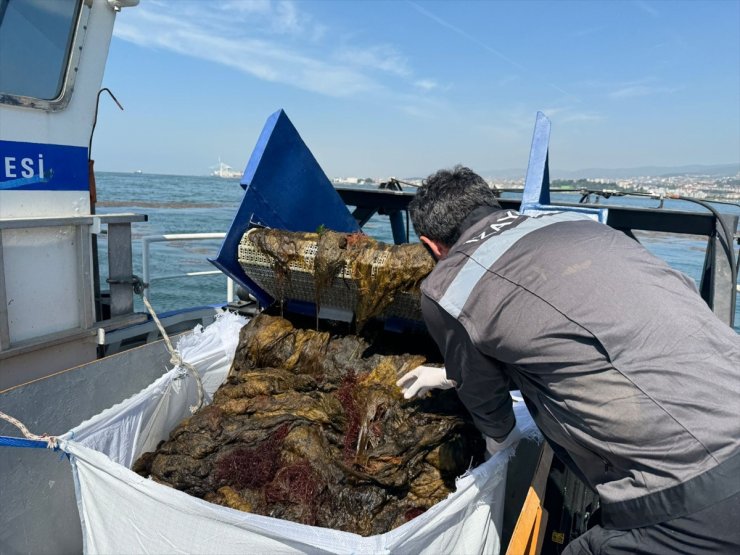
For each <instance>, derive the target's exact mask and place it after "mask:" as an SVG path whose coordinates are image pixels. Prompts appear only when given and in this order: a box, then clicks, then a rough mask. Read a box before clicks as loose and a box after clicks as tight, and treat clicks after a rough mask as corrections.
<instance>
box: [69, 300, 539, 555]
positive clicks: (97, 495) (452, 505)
mask: <svg viewBox="0 0 740 555" xmlns="http://www.w3.org/2000/svg"><path fill="white" fill-rule="evenodd" d="M244 323H245V320H244V319H240V318H239V317H237V316H234V315H232V314H228V313H226V314H224V315H222V316H221V317H220V318H219V319H218V320H217V321H216V322H214V324H212V325H211V326H208V328H206V329H205V330H201V329H198V328H196V330H195V331H194V333H193V334H191V335H189V336H186V337H185V338H183V339H182V340H181V341H180V343H179V344H178V350H180V352H181V355H182V357H183V359H184V360H186V361H187V362H189V363H190V364H192V365H193V366H195V367H196V369H197V370H198V371H199V372H200V373H201V375H202V376H203V377H202V381H203V383H204V386H205V389H206V393H207V397H209V398H210V396H212V395H213V393H214V391H215V390H216V389H217V388H218V386H219V385H220V384H221V383H222V381H223V380H224V378H225V376H226V374H227V373H228V370H229V368H230V366H231V361H232V359H233V356H234V351H235V349H236V345H237V343H238V335H239V329H240V328H241V326H242V325H243V324H244ZM196 400H197V391H196V389H195V385H194V380H193V379H192V377H190V376H189V375H188V374H187V373H186V372H184V371H183V370H182V369H179V368H175V369H173V370H171V371H170V372H168V373H167V374H165V375H164V376H162V377H161V378H160V379H158V380H157V381H155V382H154V383H153V384H151V385H150V386H149V387H147V388H146V389H144V390H143V391H141V392H140V393H138V394H137V395H135V396H133V397H131V398H129V399H127V400H126V401H124V402H122V403H120V404H118V405H116V406H114V407H111V408H110V409H108V410H106V411H103V412H102V413H100V414H98V415H97V416H95V417H93V418H92V419H90V420H88V421H86V422H83V423H82V424H80V425H79V426H77V427H76V428H75V429H73V430H71V431H70V432H68V433H67V434H65V435H64V436H62V438H60V447H61V448H62V449H63V450H64V451H66V452H67V453H68V454H69V457H70V461H71V463H72V469H73V475H74V480H75V494H76V497H77V505H78V509H79V513H80V520H81V523H82V533H83V543H84V550H85V552H86V553H203V554H207V553H214V554H216V553H218V554H227V553H240V554H243V553H356V554H361V553H394V554H395V553H399V554H402V553H409V554H417V553H450V554H454V553H459V554H465V555H469V554H475V553H481V554H483V553H486V554H496V553H499V551H500V530H501V522H502V518H503V501H504V493H505V486H506V466H507V463H508V459H509V457H510V455H511V454H512V452H513V448H510V449H508V450H506V451H502V452H501V453H498V454H496V455H495V456H494V457H492V458H491V459H490V460H488V461H487V462H486V463H484V464H482V465H480V466H478V467H477V468H475V469H473V470H471V471H469V472H468V473H466V474H465V475H464V476H462V477H460V478H458V479H457V482H456V491H455V492H454V493H452V494H450V495H449V497H448V498H447V499H445V500H444V501H442V502H440V503H438V504H437V505H435V506H434V507H432V508H431V509H429V510H428V511H426V512H425V513H423V514H421V515H420V516H418V517H416V518H414V519H413V520H411V521H409V522H407V523H406V524H404V525H402V526H400V527H398V528H396V529H394V530H391V531H390V532H387V533H385V534H380V535H377V536H371V537H362V536H359V535H357V534H352V533H349V532H340V531H337V530H330V529H327V528H318V527H315V526H307V525H304V524H297V523H294V522H288V521H285V520H279V519H275V518H270V517H266V516H261V515H254V514H250V513H245V512H242V511H237V510H234V509H230V508H227V507H222V506H219V505H215V504H212V503H208V502H206V501H203V500H201V499H197V498H195V497H192V496H190V495H188V494H186V493H183V492H181V491H177V490H175V489H172V488H170V487H167V486H165V485H162V484H158V483H156V482H154V481H152V480H149V479H146V478H142V477H141V476H139V475H138V474H136V473H134V472H132V471H131V470H129V467H130V466H131V464H132V463H133V461H135V460H136V458H137V457H139V455H140V454H141V453H144V452H146V451H152V450H154V449H155V448H156V446H157V444H158V443H159V442H160V441H161V440H163V439H166V438H167V437H168V435H169V432H170V430H172V429H173V428H174V427H175V426H176V425H177V424H178V423H179V422H181V421H182V420H183V419H184V418H186V417H188V416H189V415H190V413H189V407H190V406H191V405H193V404H194V403H195V401H196ZM514 405H515V406H514V411H515V413H516V418H517V432H519V433H520V434H521V435H522V436H529V437H533V436H536V434H537V430H536V427H535V425H534V423H533V422H532V419H531V417H530V416H529V414H528V412H527V411H526V408H525V407H524V403H523V402H521V401H518V402H515V404H514Z"/></svg>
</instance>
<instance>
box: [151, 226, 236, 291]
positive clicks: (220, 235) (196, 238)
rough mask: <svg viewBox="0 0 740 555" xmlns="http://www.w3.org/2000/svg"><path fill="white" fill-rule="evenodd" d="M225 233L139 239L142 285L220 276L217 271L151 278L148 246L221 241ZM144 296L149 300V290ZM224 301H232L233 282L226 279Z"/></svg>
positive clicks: (171, 234) (228, 278)
mask: <svg viewBox="0 0 740 555" xmlns="http://www.w3.org/2000/svg"><path fill="white" fill-rule="evenodd" d="M224 237H226V233H165V234H162V235H146V236H144V237H142V238H141V256H142V261H141V273H142V280H143V281H144V283H147V284H148V283H152V281H162V280H166V279H174V278H181V277H197V276H211V275H218V274H221V271H219V270H205V271H201V272H183V273H179V274H170V275H166V276H157V277H152V276H151V275H150V269H149V246H150V245H151V244H152V243H168V242H174V241H206V240H209V239H223V238H224ZM144 295H145V296H146V297H147V298H149V288H148V287H147V288H145V289H144ZM226 301H227V302H229V303H230V302H233V301H234V281H233V280H232V279H231V278H230V277H227V278H226Z"/></svg>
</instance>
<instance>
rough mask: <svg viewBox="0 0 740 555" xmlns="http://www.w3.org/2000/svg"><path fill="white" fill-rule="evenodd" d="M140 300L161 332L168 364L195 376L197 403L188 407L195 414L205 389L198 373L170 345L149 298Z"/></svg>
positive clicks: (201, 404)
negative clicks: (168, 359) (166, 351)
mask: <svg viewBox="0 0 740 555" xmlns="http://www.w3.org/2000/svg"><path fill="white" fill-rule="evenodd" d="M141 300H142V301H144V306H146V308H147V310H148V311H149V314H151V315H152V319H153V320H154V323H155V324H157V328H159V333H161V334H162V339H164V344H165V346H166V347H167V350H168V351H169V353H170V356H171V358H170V364H172V365H173V366H179V367H180V368H185V369H187V370H188V371H189V372H190V373H191V374H192V376H193V378H195V383H196V385H197V388H198V404H196V405H193V406H191V407H190V412H191V413H192V414H195V413H196V412H197V411H198V409H200V408H201V407H202V406H203V401H204V397H205V390H204V389H203V382H202V381H201V379H200V374H199V373H198V371H197V370H196V369H195V367H194V366H193V365H192V364H190V363H188V362H185V361H184V360H183V359H182V357H181V356H180V353H179V352H177V350H176V349H175V348H174V347H173V346H172V342H171V341H170V337H169V336H168V335H167V332H166V331H164V326H162V322H160V321H159V318H157V313H156V312H154V308H152V305H151V304H150V303H149V300H148V299H147V298H146V295H141Z"/></svg>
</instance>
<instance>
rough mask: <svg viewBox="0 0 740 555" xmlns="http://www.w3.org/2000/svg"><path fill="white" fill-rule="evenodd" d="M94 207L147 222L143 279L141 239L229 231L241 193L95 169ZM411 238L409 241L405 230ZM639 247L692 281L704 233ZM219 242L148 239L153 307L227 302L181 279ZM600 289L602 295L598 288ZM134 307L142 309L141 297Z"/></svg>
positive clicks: (652, 204) (203, 279) (214, 182)
mask: <svg viewBox="0 0 740 555" xmlns="http://www.w3.org/2000/svg"><path fill="white" fill-rule="evenodd" d="M96 181H97V197H98V204H97V208H96V210H97V212H98V213H105V214H110V213H122V212H135V213H140V214H146V215H147V216H148V221H147V222H143V223H134V224H133V225H132V240H133V256H134V274H136V275H138V276H140V277H141V276H142V238H143V237H144V236H147V235H161V234H165V233H168V234H170V233H211V232H220V233H225V232H227V231H228V229H229V227H230V226H231V223H232V221H233V219H234V216H235V214H236V211H237V209H238V208H239V205H240V203H241V199H242V196H243V194H244V190H243V189H242V187H241V186H240V185H239V181H238V180H236V179H222V178H218V177H208V176H204V177H198V176H175V175H154V174H152V175H149V174H125V173H98V174H97V175H96ZM578 198H579V197H578V196H577V195H564V194H557V195H553V201H565V202H577V201H578ZM659 202H660V201H658V200H655V199H648V198H624V197H616V198H615V197H612V198H611V199H608V200H602V201H601V203H602V204H603V205H604V206H605V207H608V206H609V205H614V204H619V205H628V206H636V207H644V208H657V207H658V206H659ZM664 208H666V209H669V210H686V211H703V210H704V209H703V208H701V207H700V206H698V205H696V204H693V203H687V202H681V201H676V200H665V201H664ZM718 208H719V209H720V210H721V211H722V212H729V213H733V214H740V207H738V206H737V205H719V206H718ZM363 229H364V231H365V232H366V233H367V234H369V235H371V236H372V237H374V238H376V239H378V240H380V241H385V242H392V235H391V228H390V225H389V223H388V218H387V216H379V215H376V216H374V217H373V218H371V220H370V221H369V222H368V223H367V225H366V226H365V227H364V228H363ZM411 235H412V240H416V237H415V235H414V234H413V230H411ZM635 235H636V236H637V237H638V239H639V240H640V242H641V243H642V244H643V245H645V247H646V248H647V249H648V250H650V251H651V252H653V253H654V254H656V255H657V256H659V257H661V258H663V259H664V260H665V261H666V262H667V263H668V264H670V265H671V266H673V267H674V268H676V269H678V270H680V271H682V272H684V273H685V274H687V275H688V276H690V277H691V278H693V279H694V280H695V281H696V283H697V285H698V283H699V281H700V279H701V273H702V269H703V265H704V251H705V248H706V243H707V240H706V238H705V237H698V236H691V235H676V234H669V233H652V232H635ZM220 245H221V240H220V239H217V240H206V241H185V242H180V241H178V242H174V243H152V244H151V245H150V258H149V270H150V286H149V293H148V294H149V299H150V301H151V303H152V305H153V307H154V308H155V310H156V311H157V312H166V311H170V310H176V309H178V308H183V307H190V306H199V305H209V304H222V303H224V302H225V300H226V278H225V277H224V276H223V275H222V274H218V275H206V276H191V277H182V274H185V273H188V272H202V271H209V270H216V268H215V266H213V265H212V264H210V263H209V262H208V259H209V258H215V257H216V255H217V254H218V250H219V248H220ZM98 246H99V258H100V261H101V282H103V283H105V279H106V278H107V277H108V276H107V242H106V237H105V235H101V236H99V242H98ZM604 294H605V295H606V294H608V291H605V292H604ZM135 308H136V310H138V311H144V307H143V304H142V303H141V301H140V299H138V298H136V299H135ZM735 328H736V329H737V330H738V331H740V302H738V307H737V310H736V315H735Z"/></svg>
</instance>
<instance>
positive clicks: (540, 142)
mask: <svg viewBox="0 0 740 555" xmlns="http://www.w3.org/2000/svg"><path fill="white" fill-rule="evenodd" d="M549 148H550V120H549V119H547V117H546V116H545V114H543V113H542V112H537V120H536V121H535V124H534V134H533V136H532V148H531V149H530V151H529V166H528V168H527V179H526V180H525V182H524V193H523V194H522V210H524V209H525V206H527V205H529V204H550V168H549V165H548V157H549Z"/></svg>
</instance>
